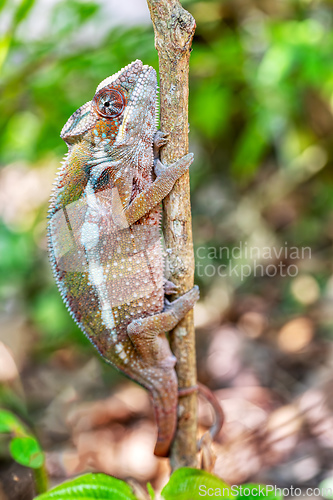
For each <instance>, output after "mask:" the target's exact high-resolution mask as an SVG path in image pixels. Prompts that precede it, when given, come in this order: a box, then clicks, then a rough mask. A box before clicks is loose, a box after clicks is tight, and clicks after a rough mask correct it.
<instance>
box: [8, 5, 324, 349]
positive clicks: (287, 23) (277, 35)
mask: <svg viewBox="0 0 333 500" xmlns="http://www.w3.org/2000/svg"><path fill="white" fill-rule="evenodd" d="M184 5H185V7H186V8H188V10H189V11H191V12H192V13H193V15H194V16H195V18H196V22H197V31H196V36H195V39H194V43H193V53H192V56H191V80H190V85H191V86H190V125H191V149H192V150H193V151H194V152H195V153H196V162H195V164H194V165H193V168H192V167H191V168H192V174H191V184H192V193H193V197H192V199H193V215H194V221H193V223H194V239H195V243H196V245H197V246H200V245H204V246H205V247H207V248H208V247H209V246H214V247H216V246H221V245H222V246H224V245H226V246H229V247H230V248H232V246H233V245H237V244H239V241H242V240H246V239H248V238H250V237H251V238H252V237H254V236H255V235H257V234H263V233H264V234H265V235H266V236H265V237H266V240H267V242H271V241H272V238H273V237H274V238H275V240H274V241H275V242H280V244H282V245H283V244H284V242H285V241H287V242H288V244H290V245H296V246H299V245H304V246H310V247H311V248H312V249H313V256H316V255H317V256H318V259H317V258H315V259H313V262H314V264H313V266H312V267H311V263H310V264H309V265H308V267H307V268H306V269H305V272H307V273H310V274H311V275H312V276H313V277H314V280H315V281H316V282H317V283H318V284H320V290H321V294H324V293H325V290H326V288H325V287H326V285H327V283H328V281H329V277H330V275H331V272H332V269H331V263H330V258H329V256H330V252H331V244H332V238H333V232H332V230H331V229H330V222H331V221H332V218H333V179H332V174H331V167H332V160H333V147H332V146H333V144H332V131H333V114H332V105H333V59H332V56H331V55H332V52H333V31H332V19H333V8H332V4H331V3H330V2H329V1H327V2H325V1H324V0H284V1H282V0H279V1H275V0H267V1H263V0H248V1H247V2H242V1H241V0H237V1H236V0H225V1H192V0H187V1H186V2H184ZM0 12H1V15H3V16H4V18H5V19H6V20H7V21H8V22H7V27H6V28H5V29H4V30H3V33H2V38H1V40H0V67H1V83H0V85H1V87H0V99H1V103H0V106H1V113H0V165H1V167H2V169H3V170H2V188H1V189H2V195H1V196H2V197H1V206H0V208H1V211H2V214H1V215H2V223H1V226H0V236H1V237H0V254H1V260H0V274H1V281H2V283H1V287H0V297H1V300H2V303H3V304H4V306H3V311H2V312H3V313H6V314H7V312H8V310H11V309H10V307H11V305H10V304H12V303H13V302H14V304H15V306H14V309H15V311H19V312H20V313H23V314H24V315H25V316H26V317H27V318H28V321H29V322H30V323H31V325H32V326H33V328H34V330H35V331H36V332H38V334H39V335H40V340H41V345H44V346H48V347H49V348H51V347H52V348H53V347H54V348H55V347H56V346H61V345H63V344H65V343H69V342H73V340H74V339H75V340H76V342H78V343H82V344H83V343H84V340H83V336H81V334H78V331H77V328H76V327H75V325H74V324H73V322H72V320H71V319H70V317H69V315H68V313H67V311H66V309H65V307H64V306H63V305H62V302H61V299H60V296H59V294H58V291H57V290H56V286H55V284H54V281H53V279H52V277H51V272H50V270H49V265H48V262H47V257H46V250H45V217H46V208H47V198H48V193H49V191H50V189H51V178H52V176H53V174H54V172H55V168H56V165H58V163H59V162H60V160H61V157H62V156H63V155H64V154H65V152H66V146H65V144H64V143H63V142H62V141H61V140H60V138H59V132H60V130H61V128H62V126H63V124H64V123H65V122H66V120H67V119H68V117H69V116H70V115H71V114H72V113H73V112H74V111H75V110H76V109H77V108H78V107H79V106H81V105H82V104H83V103H84V102H86V101H88V100H90V99H91V97H92V95H93V92H94V89H95V88H96V86H97V84H98V83H99V82H100V81H101V80H102V79H104V78H105V77H107V76H108V75H110V74H113V73H114V72H116V71H117V70H118V69H119V68H121V67H122V66H124V65H126V64H128V63H129V62H130V61H132V60H134V59H136V58H140V59H142V60H143V61H144V63H145V64H151V65H153V66H154V67H155V68H157V67H158V60H157V55H156V52H155V49H154V38H153V31H152V28H151V26H150V25H146V26H134V27H133V26H132V27H129V26H118V27H112V28H110V29H107V30H105V33H104V34H103V35H102V36H96V38H95V37H94V35H98V33H99V25H100V23H101V22H102V18H103V9H102V7H101V4H100V3H98V2H94V1H84V0H64V1H57V2H55V3H54V5H53V7H52V9H51V13H50V17H49V20H48V21H47V27H46V29H45V30H44V34H43V35H39V36H33V30H34V26H37V25H38V24H39V22H40V21H41V18H40V17H39V16H40V15H41V14H40V13H39V10H38V6H37V2H35V0H22V1H21V2H18V3H15V2H9V1H8V0H7V1H6V0H2V1H1V2H0ZM104 21H105V20H104ZM11 172H16V173H17V177H15V176H14V177H13V179H12V180H11V177H10V176H11V175H12V174H11ZM28 172H33V173H34V175H35V177H36V178H35V177H33V178H31V177H29V176H28ZM43 172H47V173H48V176H46V177H45V176H44V177H43V179H44V180H43V182H44V184H43V185H42V188H39V189H37V192H39V193H40V192H41V195H40V203H39V204H38V203H36V205H35V206H32V207H31V206H30V205H29V204H28V205H29V206H27V205H24V206H23V205H22V204H20V200H22V196H23V195H22V192H23V191H24V188H25V189H28V188H29V185H30V184H29V182H32V184H33V182H35V183H36V182H37V181H36V179H39V178H40V176H42V173H43ZM31 179H32V180H31ZM45 179H46V180H45ZM28 181H29V182H28ZM15 183H16V184H15ZM14 184H15V185H14ZM37 184H38V183H37ZM27 185H28V188H27V187H26V186H27ZM1 189H0V191H1ZM6 190H7V191H6ZM3 191H5V193H3ZM33 193H35V191H31V198H33V197H34V196H35V195H34V194H33ZM25 196H26V195H25ZM27 197H28V199H29V191H28V196H27ZM16 198H18V200H16ZM12 204H13V205H12ZM11 207H12V208H11ZM266 240H265V241H266ZM204 261H205V260H204ZM207 262H209V263H211V262H212V259H209V258H208V257H207ZM221 262H223V259H220V258H216V259H213V264H214V265H218V264H219V263H221ZM197 281H199V283H200V284H201V286H202V288H203V289H204V290H206V291H207V292H208V290H209V288H210V287H211V286H212V283H213V282H215V277H214V278H213V279H212V278H210V277H208V276H203V277H200V276H198V277H197ZM220 281H221V280H220ZM268 281H269V280H267V279H266V280H265V279H262V280H260V279H257V278H253V277H251V278H249V279H248V280H247V281H246V282H244V283H236V284H235V283H233V282H232V280H231V286H232V287H233V289H232V292H231V293H234V292H235V291H236V290H237V287H240V289H239V290H240V292H239V293H243V292H244V293H247V292H248V291H249V290H251V291H252V293H257V294H265V293H266V292H265V290H266V288H265V287H266V285H267V283H268ZM290 282H291V280H289V279H287V280H284V281H283V282H282V281H281V280H279V278H278V277H277V278H276V279H274V280H272V279H271V280H270V281H269V285H267V286H269V287H273V288H274V287H276V288H277V289H278V290H279V292H278V299H277V307H278V310H279V311H280V312H281V311H285V312H286V314H290V313H293V312H296V313H297V312H298V311H299V310H302V309H303V308H304V306H303V305H302V304H300V303H297V301H295V298H293V296H292V293H291V292H290ZM229 291H230V289H229ZM237 293H238V292H237ZM43 343H44V344H43ZM84 345H87V344H84Z"/></svg>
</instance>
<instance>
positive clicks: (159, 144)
mask: <svg viewBox="0 0 333 500" xmlns="http://www.w3.org/2000/svg"><path fill="white" fill-rule="evenodd" d="M168 141H169V134H166V133H164V132H162V130H158V131H157V132H156V134H155V135H154V139H153V148H154V158H155V159H156V158H158V157H159V154H160V149H161V148H163V146H165V145H166V144H167V143H168Z"/></svg>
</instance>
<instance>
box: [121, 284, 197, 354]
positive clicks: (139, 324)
mask: <svg viewBox="0 0 333 500" xmlns="http://www.w3.org/2000/svg"><path fill="white" fill-rule="evenodd" d="M198 299H199V287H198V286H197V285H195V286H194V287H193V288H192V290H190V291H189V292H187V293H184V295H182V296H181V297H179V298H178V299H176V300H174V301H173V302H168V304H167V306H166V307H165V309H164V311H163V312H161V313H160V314H154V315H152V316H147V317H146V318H139V319H135V320H133V321H132V322H131V323H130V324H129V325H128V327H127V333H128V335H129V336H130V338H131V340H132V342H133V343H134V345H135V347H136V348H137V349H138V351H140V353H141V354H142V355H145V353H146V351H147V348H149V347H148V346H149V341H153V340H154V339H155V338H156V336H158V335H159V334H160V333H165V332H168V331H169V330H172V329H173V328H174V327H175V326H176V325H177V323H179V321H180V320H181V319H182V318H183V317H184V316H185V315H186V314H187V313H188V311H190V309H192V308H193V306H194V304H195V303H196V301H197V300H198ZM136 338H137V339H138V340H135V339H136ZM143 338H145V340H148V346H147V344H146V343H144V344H143V345H142V339H143ZM137 344H138V345H137ZM141 351H142V352H141ZM151 354H152V353H149V356H151ZM150 359H152V358H151V357H150Z"/></svg>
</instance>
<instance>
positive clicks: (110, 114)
mask: <svg viewBox="0 0 333 500" xmlns="http://www.w3.org/2000/svg"><path fill="white" fill-rule="evenodd" d="M93 106H94V107H95V109H96V111H97V113H98V114H99V115H100V116H103V118H116V117H117V116H119V115H121V113H122V112H123V111H124V108H125V98H124V96H123V94H122V93H121V92H120V91H119V90H115V89H102V90H100V91H99V92H98V93H97V94H96V95H95V97H94V99H93Z"/></svg>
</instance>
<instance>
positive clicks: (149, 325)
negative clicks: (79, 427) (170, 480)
mask: <svg viewBox="0 0 333 500" xmlns="http://www.w3.org/2000/svg"><path fill="white" fill-rule="evenodd" d="M198 298H199V288H198V287H197V286H195V287H194V288H192V290H190V291H189V292H187V293H185V294H184V295H182V296H181V297H179V298H178V299H176V300H175V301H174V302H171V303H169V304H168V305H167V306H166V307H165V310H164V311H163V312H161V313H160V314H155V315H153V316H147V317H146V318H140V319H136V320H134V321H132V322H131V323H130V324H129V325H128V327H127V333H128V335H129V337H130V339H131V341H132V342H133V344H134V346H135V348H136V350H137V351H138V353H139V354H140V356H141V358H142V360H143V362H144V365H145V367H146V368H145V371H146V377H147V379H148V380H149V375H151V377H150V379H151V384H150V387H148V389H149V390H150V392H151V396H152V400H153V405H154V409H155V416H156V421H157V427H158V437H157V443H156V447H155V455H157V456H162V457H164V456H167V455H168V452H169V448H170V445H171V442H172V439H173V436H174V433H175V429H176V423H177V401H178V381H177V376H176V373H175V370H174V366H175V363H176V359H175V357H174V356H173V354H172V352H171V350H170V346H169V342H168V340H167V338H166V336H165V335H164V332H166V331H169V330H171V329H172V328H174V327H175V326H176V325H177V323H179V321H180V320H181V319H182V318H183V317H184V316H185V314H186V313H187V312H188V311H189V310H190V309H192V307H193V306H194V304H195V302H196V301H197V300H198Z"/></svg>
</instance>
